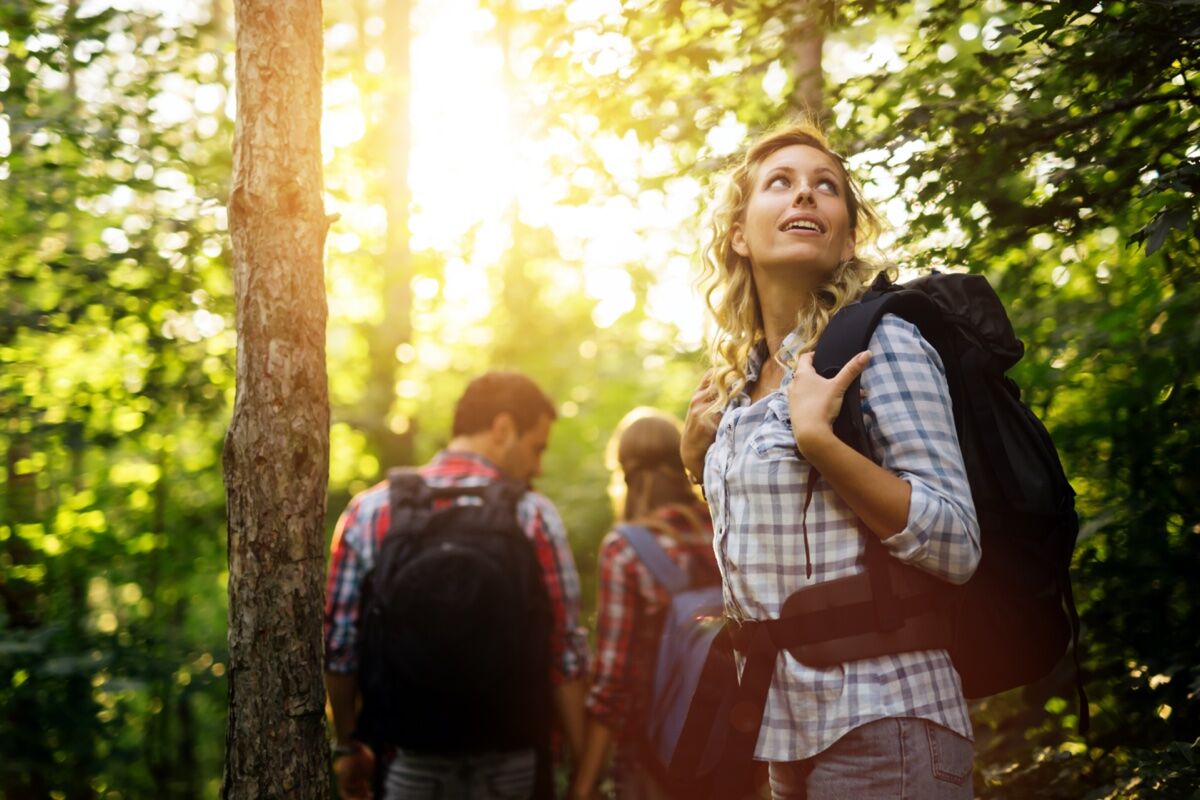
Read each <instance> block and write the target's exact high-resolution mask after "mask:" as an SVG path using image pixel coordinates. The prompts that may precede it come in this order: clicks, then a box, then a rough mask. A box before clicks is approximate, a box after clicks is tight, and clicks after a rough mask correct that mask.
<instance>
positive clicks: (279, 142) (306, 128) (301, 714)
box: [221, 0, 329, 799]
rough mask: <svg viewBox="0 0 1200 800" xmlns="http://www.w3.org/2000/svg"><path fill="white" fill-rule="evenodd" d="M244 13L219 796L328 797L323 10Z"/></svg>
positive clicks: (240, 19) (247, 4)
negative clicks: (225, 704)
mask: <svg viewBox="0 0 1200 800" xmlns="http://www.w3.org/2000/svg"><path fill="white" fill-rule="evenodd" d="M234 10H235V21H236V26H237V106H238V114H237V125H236V131H235V134H234V152H233V186H232V190H231V192H230V209H229V223H230V234H231V237H232V241H233V267H234V289H235V295H236V299H237V332H238V347H237V398H236V401H235V403H234V410H233V420H232V421H231V423H230V426H229V433H228V435H227V436H226V440H225V453H224V463H225V487H226V495H227V501H228V515H229V662H230V669H229V723H228V727H227V729H226V763H225V776H224V783H223V786H222V788H221V795H222V797H223V798H227V799H229V798H247V799H249V798H280V797H285V796H286V797H288V798H325V797H327V794H328V788H329V756H328V749H327V745H326V739H325V731H324V724H323V709H324V700H325V692H324V688H323V685H322V675H321V647H322V645H321V615H322V605H323V594H324V592H323V586H322V574H323V566H324V541H325V531H324V525H325V492H326V484H327V481H328V473H329V397H328V387H327V382H326V375H325V318H326V306H325V289H324V275H323V265H322V251H323V248H324V242H325V234H326V232H327V230H328V227H329V221H328V219H327V218H326V217H325V215H324V210H323V206H322V200H321V190H322V179H321V149H320V120H321V69H322V35H321V3H320V0H292V2H284V3H281V2H278V0H237V2H236V3H235V7H234Z"/></svg>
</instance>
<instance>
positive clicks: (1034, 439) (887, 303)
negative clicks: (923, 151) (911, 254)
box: [734, 272, 1088, 748]
mask: <svg viewBox="0 0 1200 800" xmlns="http://www.w3.org/2000/svg"><path fill="white" fill-rule="evenodd" d="M889 313H890V314H896V315H897V316H899V317H902V318H903V319H905V320H908V321H909V322H911V323H912V324H914V325H915V326H916V327H917V328H918V329H919V330H920V331H921V335H922V336H923V337H924V338H925V339H926V340H927V341H928V342H929V343H930V344H931V345H932V346H933V347H934V348H935V349H936V350H937V352H938V354H939V355H940V356H941V359H942V362H943V365H944V366H945V369H946V378H947V382H948V384H949V388H950V396H951V399H952V401H953V406H954V421H955V427H956V428H957V430H958V437H959V442H960V444H961V446H962V452H963V460H964V462H965V466H966V470H967V477H968V480H969V481H970V484H971V494H972V498H973V500H974V503H975V510H976V513H977V515H978V519H979V527H980V535H981V544H982V556H981V560H980V562H979V567H978V569H977V570H976V572H975V574H974V575H973V576H972V578H971V579H970V580H969V581H968V582H967V583H966V584H964V585H963V586H961V587H956V586H952V585H950V584H948V583H945V582H942V581H939V580H937V579H935V578H933V577H931V576H929V575H927V574H925V573H923V572H921V571H919V570H917V569H915V568H913V567H909V566H906V565H904V564H902V563H901V562H899V561H897V560H896V559H895V558H892V557H891V556H889V555H888V554H887V553H886V551H885V549H884V547H883V545H882V544H881V543H880V542H879V539H878V537H876V536H875V535H873V534H871V533H870V532H864V536H865V539H866V542H867V549H866V566H867V569H866V571H865V572H864V573H861V574H859V575H854V576H851V577H849V578H845V579H841V580H835V581H830V582H828V583H823V584H818V585H816V586H813V587H811V588H808V589H804V590H801V591H798V592H796V593H794V594H793V595H791V596H790V597H789V598H788V599H787V601H786V602H785V603H784V606H783V609H782V614H781V617H780V619H778V620H768V621H764V622H752V623H749V624H743V625H741V626H739V629H738V630H737V631H735V634H734V642H735V646H736V647H737V648H738V649H739V650H740V651H743V652H746V653H747V654H748V662H747V664H746V668H745V670H744V671H743V674H742V685H741V687H740V692H739V697H740V698H741V701H742V703H743V704H744V705H742V707H741V709H742V711H743V715H742V717H741V720H742V723H743V724H741V725H738V724H736V722H735V727H736V728H738V729H739V730H740V731H741V733H742V737H743V739H742V741H741V743H740V746H741V747H743V748H744V747H746V746H749V747H751V748H752V747H753V746H754V742H753V741H750V742H749V745H747V744H746V742H745V739H746V738H749V737H750V736H751V735H752V734H753V735H754V736H757V732H758V726H759V725H760V724H761V719H762V709H763V706H764V705H765V702H766V693H767V691H768V689H769V688H770V679H771V671H772V670H773V667H774V663H775V657H776V656H777V655H778V652H779V650H780V649H787V650H788V651H789V652H791V653H792V655H793V656H794V657H795V658H797V660H799V661H801V662H803V663H808V664H811V665H813V666H830V665H833V664H839V663H843V662H846V661H853V660H857V659H860V658H869V657H873V656H879V655H885V654H889V653H898V652H906V651H911V650H926V649H945V650H947V651H948V652H949V653H950V657H951V660H952V661H953V662H954V667H955V669H956V670H957V671H958V673H959V675H960V676H961V678H962V683H963V692H964V694H965V695H966V696H967V697H968V698H977V697H985V696H988V695H992V694H996V693H998V692H1002V691H1005V690H1007V689H1012V688H1015V687H1017V686H1022V685H1025V684H1028V683H1031V682H1033V681H1035V680H1037V679H1038V678H1041V677H1043V676H1044V675H1046V674H1047V673H1048V672H1049V671H1050V670H1051V669H1052V668H1053V667H1054V666H1055V664H1057V663H1058V661H1059V660H1060V659H1061V658H1062V656H1063V655H1064V654H1065V653H1066V651H1067V648H1068V646H1069V645H1070V644H1071V643H1072V642H1074V643H1075V645H1076V648H1075V659H1076V675H1077V679H1076V687H1077V690H1078V693H1079V700H1080V709H1079V721H1080V729H1081V730H1083V731H1086V729H1087V721H1088V708H1087V700H1086V697H1085V696H1084V694H1083V686H1082V681H1081V680H1080V678H1079V672H1078V669H1079V667H1078V657H1079V656H1078V637H1079V617H1078V614H1077V613H1076V610H1075V602H1074V598H1073V595H1072V592H1071V581H1070V576H1069V574H1068V568H1069V566H1070V562H1071V552H1072V551H1073V549H1074V547H1075V539H1076V535H1077V534H1078V531H1079V520H1078V517H1077V516H1076V513H1075V492H1074V491H1073V490H1072V488H1071V485H1070V483H1069V482H1068V481H1067V478H1066V475H1065V473H1064V472H1063V468H1062V463H1061V462H1060V461H1059V458H1058V452H1057V451H1056V450H1055V448H1054V443H1053V442H1052V441H1051V439H1050V436H1049V434H1048V433H1047V432H1046V429H1045V427H1043V425H1042V423H1041V422H1040V421H1039V420H1038V419H1037V417H1036V416H1035V415H1034V414H1033V412H1032V411H1030V410H1029V408H1028V407H1027V406H1025V404H1023V403H1022V402H1021V392H1020V389H1019V388H1018V386H1017V385H1016V384H1015V383H1014V382H1013V381H1012V380H1011V379H1009V378H1008V377H1006V376H1005V374H1004V373H1005V372H1006V371H1007V370H1008V369H1009V368H1010V367H1012V366H1013V365H1014V364H1015V363H1017V361H1019V360H1020V358H1021V356H1022V355H1023V353H1024V345H1023V344H1022V343H1021V341H1020V340H1019V339H1018V338H1017V337H1016V334H1015V333H1014V332H1013V329H1012V325H1011V323H1010V322H1009V319H1008V315H1007V314H1006V313H1005V311H1004V306H1003V304H1002V303H1001V302H1000V298H999V297H997V296H996V293H995V292H994V291H993V290H992V288H991V286H990V285H989V284H988V282H987V280H986V279H985V278H983V277H982V276H979V275H964V274H948V273H937V272H934V273H932V274H930V275H926V276H924V277H922V278H919V279H917V280H914V281H912V282H910V283H907V284H904V285H893V284H891V283H889V282H888V281H887V280H886V279H882V278H881V279H879V280H876V282H875V283H874V284H873V285H872V286H871V288H870V290H869V291H867V292H866V294H865V295H864V296H863V297H862V299H861V300H860V301H859V302H856V303H853V304H851V305H848V306H846V307H845V308H843V309H842V310H841V311H839V312H838V313H837V314H835V315H834V317H833V318H832V319H831V320H830V322H829V325H828V327H827V328H826V329H825V332H824V333H823V334H822V336H821V339H820V341H819V342H818V344H817V349H816V353H815V354H814V358H813V365H814V368H815V369H816V371H817V372H818V373H820V374H821V375H823V376H824V377H826V378H829V377H832V376H834V375H836V374H837V373H838V371H840V370H841V368H842V367H843V366H845V364H846V362H847V361H849V360H850V359H851V358H853V357H854V356H855V355H856V354H857V353H859V352H862V351H863V350H866V349H867V345H868V343H869V342H870V340H871V336H872V334H873V333H874V332H875V328H876V326H877V325H878V324H879V321H880V319H882V317H883V315H884V314H889ZM865 430H866V429H865V425H864V422H863V415H862V405H861V398H860V395H859V382H858V381H855V382H854V384H853V385H852V386H851V387H850V388H849V389H848V390H847V392H846V395H845V399H844V400H843V404H842V410H841V413H840V415H839V416H838V418H837V420H836V421H835V423H834V431H835V432H836V433H837V434H838V436H839V437H840V438H841V439H842V440H843V441H845V442H847V443H848V444H850V445H852V446H853V447H855V448H856V449H857V450H859V451H860V452H862V453H863V454H864V455H867V456H868V457H871V458H872V459H873V460H875V459H874V457H873V455H872V453H871V452H870V448H869V447H868V445H867V440H866V432H865Z"/></svg>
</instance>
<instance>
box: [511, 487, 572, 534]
mask: <svg viewBox="0 0 1200 800" xmlns="http://www.w3.org/2000/svg"><path fill="white" fill-rule="evenodd" d="M517 508H518V511H519V512H521V514H522V517H524V516H526V515H528V517H529V519H530V520H531V521H532V520H534V519H539V518H540V519H541V520H542V522H544V523H545V524H546V525H547V526H549V527H551V528H558V529H561V528H562V517H561V516H559V513H558V507H557V506H555V505H554V503H553V501H551V500H550V498H548V497H546V495H544V494H542V493H541V492H535V491H534V490H533V489H530V490H529V491H527V492H525V494H524V496H523V497H522V498H521V501H520V503H519V504H518V506H517Z"/></svg>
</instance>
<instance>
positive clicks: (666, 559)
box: [617, 525, 688, 595]
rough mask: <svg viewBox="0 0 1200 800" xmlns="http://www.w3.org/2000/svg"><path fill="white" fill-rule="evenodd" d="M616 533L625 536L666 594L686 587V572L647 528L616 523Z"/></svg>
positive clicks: (675, 592)
mask: <svg viewBox="0 0 1200 800" xmlns="http://www.w3.org/2000/svg"><path fill="white" fill-rule="evenodd" d="M617 533H619V534H621V536H623V537H625V541H627V542H629V544H630V546H631V547H632V548H633V552H635V553H637V557H638V558H639V559H641V562H642V563H643V564H645V565H646V569H648V570H650V574H651V575H653V576H654V580H655V581H657V582H658V584H659V585H660V586H662V587H663V588H664V589H666V590H667V593H668V594H671V595H676V594H679V593H680V592H682V591H685V590H686V589H687V588H688V576H687V573H685V572H684V571H683V570H681V569H680V568H679V567H678V565H676V564H675V562H674V561H672V560H671V557H670V556H669V555H667V552H666V551H665V550H663V549H662V547H661V546H659V544H658V540H657V539H656V537H655V536H654V534H653V533H651V532H650V530H649V529H648V528H643V527H641V526H639V525H618V526H617Z"/></svg>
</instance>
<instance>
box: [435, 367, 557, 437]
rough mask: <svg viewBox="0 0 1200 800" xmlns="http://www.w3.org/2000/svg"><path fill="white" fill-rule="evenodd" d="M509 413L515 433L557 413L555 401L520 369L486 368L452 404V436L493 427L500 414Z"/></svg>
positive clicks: (531, 427)
mask: <svg viewBox="0 0 1200 800" xmlns="http://www.w3.org/2000/svg"><path fill="white" fill-rule="evenodd" d="M504 413H507V414H510V415H511V416H512V418H513V421H514V422H515V423H516V424H517V433H518V434H524V433H526V432H528V431H529V430H531V429H533V427H534V426H535V425H537V424H538V421H539V420H540V419H541V418H542V417H544V416H546V417H550V419H551V420H553V419H554V418H555V417H556V416H557V414H556V413H555V411H554V403H553V401H551V400H550V398H549V397H547V396H546V393H545V392H543V391H542V390H541V389H540V388H538V385H537V384H536V383H534V382H533V381H532V380H531V379H530V378H529V377H527V376H525V375H522V374H521V373H519V372H486V373H484V374H483V375H480V376H479V377H478V378H476V379H475V380H473V381H471V382H470V383H469V384H467V388H466V390H464V391H463V393H462V397H460V398H458V404H457V405H456V406H455V407H454V427H453V429H452V431H451V435H453V436H470V435H471V434H474V433H480V432H481V431H485V430H487V429H488V428H490V427H492V422H493V421H495V419H496V416H497V415H499V414H504Z"/></svg>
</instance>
